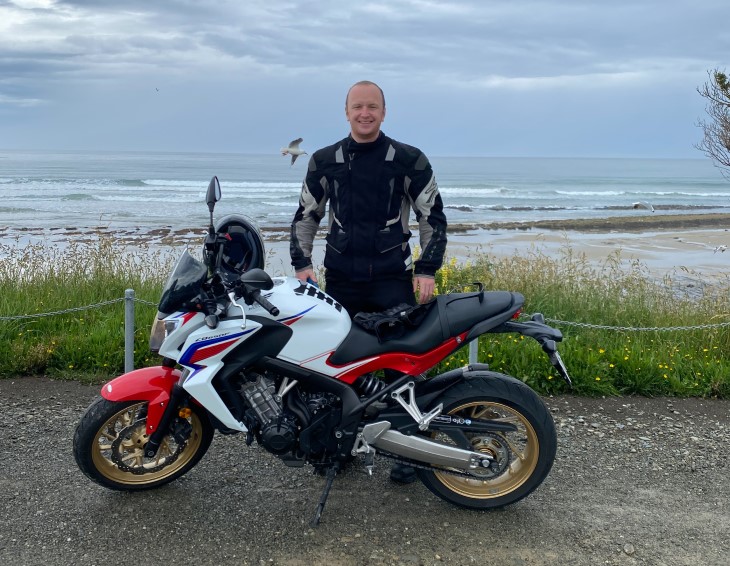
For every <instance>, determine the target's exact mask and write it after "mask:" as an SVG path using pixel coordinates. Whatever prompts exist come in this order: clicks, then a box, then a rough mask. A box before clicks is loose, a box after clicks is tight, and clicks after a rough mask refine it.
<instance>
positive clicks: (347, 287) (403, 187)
mask: <svg viewBox="0 0 730 566" xmlns="http://www.w3.org/2000/svg"><path fill="white" fill-rule="evenodd" d="M345 116H346V117H347V121H348V122H349V123H350V135H348V136H347V137H346V138H345V139H343V140H340V141H338V142H337V143H335V144H333V145H330V146H328V147H325V148H322V149H320V150H318V151H316V152H315V153H314V154H313V155H312V157H311V158H310V160H309V166H308V171H307V175H306V178H305V180H304V183H303V185H302V193H301V196H300V198H299V208H298V209H297V212H296V214H295V215H294V220H293V221H292V226H291V243H290V253H291V259H292V265H293V266H294V268H295V270H296V276H297V278H299V279H300V280H302V281H306V280H307V279H309V280H311V281H314V282H317V276H316V274H315V272H314V266H313V265H312V259H311V257H312V247H313V243H314V237H315V235H316V232H317V228H318V227H319V224H320V222H321V220H322V218H323V217H324V215H325V210H326V205H327V201H329V216H328V229H327V249H326V252H325V257H324V267H325V282H326V291H327V294H329V295H330V296H331V297H332V298H333V299H335V300H336V301H337V302H339V303H340V304H341V305H342V306H343V307H344V308H345V309H346V310H347V312H348V313H349V314H350V316H351V317H354V316H355V315H356V314H357V313H358V312H378V311H382V310H385V309H387V308H390V307H393V306H395V305H398V304H400V303H407V304H410V305H415V304H416V297H417V299H418V302H419V303H424V302H427V301H429V300H431V298H432V297H433V292H434V276H435V274H436V271H437V270H438V269H439V268H440V267H441V264H442V262H443V257H444V252H445V250H446V217H445V216H444V211H443V203H442V201H441V195H440V194H439V191H438V186H437V184H436V179H435V177H434V174H433V170H432V169H431V164H430V163H429V161H428V158H427V157H426V156H425V155H424V154H423V153H422V152H421V150H419V149H418V148H415V147H413V146H409V145H406V144H403V143H401V142H398V141H395V140H393V139H391V138H389V137H388V136H386V135H385V134H384V133H383V132H382V131H381V130H380V125H381V124H382V122H383V120H384V119H385V96H384V95H383V91H382V90H381V88H380V87H379V86H378V85H376V84H375V83H373V82H370V81H360V82H358V83H355V84H354V85H353V86H352V87H350V90H349V91H348V93H347V97H346V99H345ZM411 208H413V210H414V211H415V214H416V220H417V221H418V230H419V236H420V245H421V250H422V251H421V256H420V258H419V259H418V260H417V261H415V262H414V261H413V258H412V256H411V248H410V246H409V244H408V240H409V238H410V236H411V232H410V229H409V216H410V214H409V213H410V209H411ZM391 478H392V479H393V480H395V481H399V482H401V483H409V482H410V481H413V480H415V473H414V472H413V469H412V468H410V467H405V466H395V467H394V468H393V471H392V472H391Z"/></svg>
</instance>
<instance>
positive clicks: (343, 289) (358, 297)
mask: <svg viewBox="0 0 730 566" xmlns="http://www.w3.org/2000/svg"><path fill="white" fill-rule="evenodd" d="M325 281H326V287H325V291H326V292H327V294H328V295H329V296H330V297H332V298H333V299H334V300H335V301H337V302H338V303H340V304H341V305H342V306H343V307H345V310H347V313H348V314H349V315H350V318H352V317H354V316H355V315H356V314H357V313H359V312H379V311H382V310H385V309H389V308H390V307H394V306H396V305H399V304H401V303H406V304H409V305H415V304H416V297H415V295H414V294H413V275H412V272H410V271H407V272H405V273H403V275H396V276H393V277H381V278H380V279H378V280H377V281H368V282H355V283H353V282H351V281H347V280H345V279H342V278H340V277H337V276H335V275H333V274H332V273H331V272H326V273H325Z"/></svg>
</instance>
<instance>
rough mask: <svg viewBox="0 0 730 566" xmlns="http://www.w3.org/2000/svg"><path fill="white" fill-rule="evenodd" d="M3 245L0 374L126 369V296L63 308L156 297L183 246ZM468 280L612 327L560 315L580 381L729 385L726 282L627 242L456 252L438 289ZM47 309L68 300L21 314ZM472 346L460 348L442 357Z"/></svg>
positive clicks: (599, 387) (530, 372) (485, 349)
mask: <svg viewBox="0 0 730 566" xmlns="http://www.w3.org/2000/svg"><path fill="white" fill-rule="evenodd" d="M0 258H2V261H0V288H2V290H3V292H2V293H0V317H4V318H9V319H10V320H7V319H6V320H1V321H0V376H3V377H10V376H19V375H48V376H51V377H56V378H65V379H80V380H84V381H102V380H105V379H108V378H110V377H113V376H114V375H117V374H119V373H120V372H122V371H123V366H124V361H123V360H124V351H123V348H124V328H123V325H124V305H123V303H122V302H117V303H114V304H111V305H105V306H99V307H93V308H89V309H85V310H78V311H71V312H65V311H68V310H69V309H73V308H77V307H85V306H89V305H98V304H100V303H104V302H106V301H110V300H115V299H120V298H121V297H123V296H124V291H125V289H128V288H132V289H134V290H135V293H136V298H137V299H141V300H142V301H145V302H151V303H156V302H157V300H158V297H159V292H160V290H161V287H162V284H163V282H164V280H165V278H166V277H167V274H168V270H169V268H170V266H171V265H172V262H173V261H174V260H175V258H176V254H172V253H169V252H167V253H160V252H153V251H151V250H150V249H148V248H145V247H144V246H142V247H137V248H134V249H133V250H131V249H129V248H125V247H124V246H122V245H118V244H115V243H113V240H111V239H107V238H102V239H101V240H99V241H98V242H93V243H76V244H74V243H70V244H68V245H65V246H44V245H40V244H38V245H27V246H21V245H2V246H0ZM677 275H678V276H679V275H681V274H677ZM473 281H481V282H483V283H484V284H485V287H486V288H487V289H507V290H514V291H519V292H521V293H523V294H524V295H525V297H526V304H525V308H524V311H525V313H533V312H537V311H539V312H542V313H543V314H544V315H545V317H546V318H548V319H552V320H554V321H565V322H568V323H586V324H589V325H598V326H608V327H610V328H608V329H602V328H594V327H584V326H573V325H572V324H571V325H567V324H563V323H557V322H554V323H553V324H554V325H557V326H558V327H559V328H561V330H562V331H563V333H564V335H565V337H566V340H565V341H564V342H563V343H562V344H561V345H560V348H559V349H560V351H561V353H562V355H563V358H564V360H565V362H566V364H567V366H568V369H569V371H570V372H571V375H572V377H573V380H574V384H575V387H574V392H575V393H579V394H587V395H594V394H641V395H682V396H684V395H693V396H722V397H730V361H729V360H728V359H727V358H726V357H725V353H726V352H728V351H730V350H729V349H728V346H730V327H728V326H716V325H718V324H723V323H730V292H729V291H730V284H728V283H727V282H726V283H721V284H720V285H719V287H718V285H717V284H716V285H714V286H713V287H710V288H708V289H702V288H699V287H696V286H695V287H692V288H691V290H692V293H691V294H689V293H685V292H683V291H682V290H680V289H678V287H677V286H676V285H675V284H674V281H673V280H672V277H667V278H666V279H665V280H664V281H662V282H659V283H658V284H657V283H656V282H654V281H653V280H652V278H651V277H650V276H649V274H648V273H647V271H646V270H645V268H644V267H643V266H642V265H641V264H640V263H638V262H634V263H631V264H630V267H629V268H628V269H627V268H626V262H623V261H621V258H620V257H619V256H618V254H616V255H613V256H611V257H608V258H607V259H606V260H605V261H603V262H602V263H600V264H596V263H595V262H589V261H588V260H587V259H586V258H585V257H584V256H582V255H581V254H578V253H575V252H574V251H573V250H572V249H571V248H569V247H566V248H565V249H563V250H562V252H561V253H560V254H559V255H557V256H555V257H552V256H547V255H545V254H544V253H541V252H539V251H534V250H533V251H529V252H525V253H524V254H520V255H513V256H511V257H501V258H499V257H493V256H490V255H479V256H476V257H474V258H471V259H470V260H469V261H468V262H467V263H466V264H461V265H457V264H456V262H455V261H453V260H452V261H450V262H448V263H447V265H446V266H445V267H444V269H442V270H441V271H440V272H439V275H438V279H437V283H438V291H439V292H440V293H444V292H447V291H449V290H454V289H461V288H464V286H467V287H468V286H469V285H470V284H471V283H472V282H473ZM468 288H470V287H468ZM135 311H136V320H135V327H136V335H135V367H140V366H143V365H154V364H156V363H157V360H158V358H156V357H155V356H152V355H151V354H149V352H148V349H147V340H148V336H149V328H150V323H151V321H152V319H153V317H154V314H155V312H156V309H155V307H154V306H150V305H147V304H146V303H142V302H138V303H137V304H136V309H135ZM45 313H59V314H52V315H51V316H41V317H37V318H15V317H19V316H23V315H34V314H45ZM677 327H682V328H681V329H677ZM685 327H690V328H689V329H688V328H685ZM639 328H642V329H645V328H656V329H657V330H638V329H639ZM665 329H672V330H665ZM467 359H468V351H467V349H466V348H465V349H463V350H461V351H460V352H458V353H457V354H455V355H454V356H452V357H451V358H450V359H448V360H447V361H445V362H444V364H443V366H448V367H454V366H458V365H463V364H464V363H466V360H467ZM479 360H480V361H481V362H487V363H489V364H490V366H491V367H492V369H494V370H497V371H504V372H505V373H509V374H512V375H515V376H516V377H519V378H520V379H523V380H525V381H526V382H528V383H529V384H530V385H531V386H532V387H533V388H535V389H536V390H537V391H539V392H541V393H556V392H564V391H566V390H567V389H566V387H565V386H564V384H563V383H562V381H561V380H560V379H559V378H558V377H557V375H556V372H555V371H554V370H553V369H552V368H551V367H550V365H549V363H548V361H547V358H546V356H545V355H544V354H543V353H542V351H541V350H540V348H539V346H538V345H537V343H536V342H534V341H532V340H529V339H525V340H522V339H520V338H519V337H518V336H514V335H486V336H483V337H482V338H481V339H480V341H479Z"/></svg>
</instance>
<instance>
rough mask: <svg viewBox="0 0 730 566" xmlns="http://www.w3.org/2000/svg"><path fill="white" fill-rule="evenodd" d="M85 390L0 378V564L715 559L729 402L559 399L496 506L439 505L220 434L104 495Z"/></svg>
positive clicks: (706, 565)
mask: <svg viewBox="0 0 730 566" xmlns="http://www.w3.org/2000/svg"><path fill="white" fill-rule="evenodd" d="M96 393H97V388H96V387H88V386H83V385H79V384H76V383H69V382H54V381H49V380H46V379H35V378H26V379H19V380H0V399H2V411H1V412H0V431H1V432H0V508H2V511H0V563H3V564H13V565H16V564H20V565H28V564H38V565H40V564H44V565H47V564H55V565H58V566H62V565H71V564H122V563H124V564H138V565H146V564H161V563H168V564H183V563H189V564H195V565H196V566H197V565H204V564H211V565H212V564H216V565H228V564H235V565H246V564H251V565H259V564H266V565H270V564H278V565H288V566H301V565H307V564H319V563H323V564H332V565H351V564H353V565H359V564H405V565H411V564H458V565H463V564H502V565H513V564H514V565H533V564H561V565H584V564H585V565H589V564H590V565H593V564H650V565H664V564H666V565H672V566H678V565H684V564H688V565H689V564H692V565H703V566H711V565H718V566H720V565H723V566H724V565H726V564H728V559H729V557H730V465H729V464H728V454H729V453H730V401H713V400H698V399H666V398H660V399H645V398H610V399H585V398H574V397H557V398H550V399H546V402H547V404H548V406H549V407H550V408H551V410H552V411H553V415H554V417H555V420H556V424H557V427H558V431H559V432H558V441H559V446H558V458H557V460H556V462H555V465H554V467H553V470H552V472H551V474H550V476H549V477H548V479H547V480H546V482H545V483H544V484H543V485H542V486H541V487H540V488H539V489H538V490H537V491H536V492H535V493H533V494H532V495H531V496H529V497H528V498H527V499H525V500H523V501H522V502H520V503H518V504H516V505H514V506H512V507H509V508H507V509H504V510H501V511H497V512H490V513H476V512H471V511H464V510H461V509H457V508H455V507H452V506H450V505H448V504H446V503H444V502H442V501H441V500H439V499H437V498H435V497H434V496H433V495H431V493H430V492H428V491H427V490H426V488H425V487H423V486H422V485H420V484H413V485H409V486H405V487H399V486H395V485H394V484H392V483H390V481H389V479H388V475H387V472H388V465H387V464H386V463H384V462H383V463H382V465H381V466H379V467H378V468H377V469H376V472H375V474H374V476H373V477H371V478H370V477H368V476H366V475H365V474H364V473H363V472H362V471H361V470H360V468H359V467H356V468H354V469H352V470H349V471H348V472H346V473H345V474H343V475H342V476H341V477H339V478H338V480H337V481H336V482H335V486H334V489H333V491H332V494H331V496H330V499H329V502H328V504H327V508H326V509H325V513H324V516H323V521H322V524H321V525H320V527H319V528H317V529H312V528H310V527H309V524H308V523H309V519H310V518H311V516H312V513H313V511H314V507H315V504H316V502H317V499H318V497H319V494H320V491H321V488H322V485H323V479H322V478H319V477H315V476H312V475H311V473H310V472H309V471H308V470H306V469H290V468H286V467H285V466H284V465H283V464H281V463H280V462H279V461H278V460H277V459H276V458H274V457H272V456H270V455H268V454H266V453H264V452H263V451H262V450H260V449H256V448H255V447H251V448H247V447H246V446H245V444H244V442H243V438H242V437H240V436H233V437H224V436H221V435H216V438H215V440H214V442H213V446H212V447H211V449H210V451H209V453H208V454H207V455H206V457H205V458H204V460H203V461H202V462H201V463H200V464H199V465H198V467H196V468H195V469H194V470H192V471H191V472H190V473H189V474H188V475H187V476H185V477H183V478H181V479H180V480H179V481H177V482H175V483H173V484H171V485H169V486H167V487H164V488H162V489H159V490H156V491H153V492H148V493H137V494H127V493H116V492H111V491H108V490H106V489H104V488H101V487H99V486H97V485H95V484H92V483H91V482H89V481H88V480H87V479H86V478H85V477H84V476H83V475H82V474H81V472H79V470H78V469H77V468H76V465H75V462H74V460H73V456H72V454H71V438H72V435H73V430H74V428H75V426H76V423H77V421H78V419H79V417H80V416H81V413H82V412H83V410H84V409H85V407H86V406H87V405H88V403H89V402H90V401H91V400H92V398H93V397H94V396H95V395H96Z"/></svg>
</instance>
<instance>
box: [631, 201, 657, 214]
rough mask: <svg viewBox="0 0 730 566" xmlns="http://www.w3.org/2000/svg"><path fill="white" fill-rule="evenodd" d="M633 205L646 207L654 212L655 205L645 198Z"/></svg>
mask: <svg viewBox="0 0 730 566" xmlns="http://www.w3.org/2000/svg"><path fill="white" fill-rule="evenodd" d="M632 206H633V207H634V208H645V209H647V210H651V211H652V212H654V207H653V206H652V205H651V203H648V202H646V201H645V200H640V201H639V202H635V203H634V204H633V205H632Z"/></svg>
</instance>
